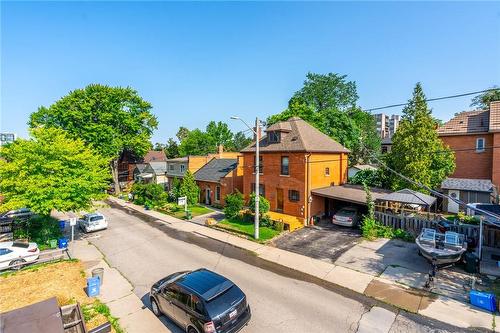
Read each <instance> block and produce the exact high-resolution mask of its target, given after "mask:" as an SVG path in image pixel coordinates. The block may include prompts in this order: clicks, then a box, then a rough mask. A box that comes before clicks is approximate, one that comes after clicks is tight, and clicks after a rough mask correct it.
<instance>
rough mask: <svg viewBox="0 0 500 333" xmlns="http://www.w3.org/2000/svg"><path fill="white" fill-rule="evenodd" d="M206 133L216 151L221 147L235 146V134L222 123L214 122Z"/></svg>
mask: <svg viewBox="0 0 500 333" xmlns="http://www.w3.org/2000/svg"><path fill="white" fill-rule="evenodd" d="M206 133H207V135H208V137H209V138H210V141H211V145H212V147H213V148H215V149H216V150H217V148H218V147H219V146H220V145H222V146H224V147H230V146H232V144H233V133H232V132H231V130H230V129H229V126H227V124H226V123H224V122H222V121H219V122H215V121H213V120H212V121H211V122H209V123H208V125H207V128H206Z"/></svg>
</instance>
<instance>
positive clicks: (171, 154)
mask: <svg viewBox="0 0 500 333" xmlns="http://www.w3.org/2000/svg"><path fill="white" fill-rule="evenodd" d="M165 155H167V158H176V157H179V145H178V144H177V141H175V140H174V139H173V138H169V139H168V141H167V144H166V145H165Z"/></svg>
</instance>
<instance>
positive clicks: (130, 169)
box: [118, 150, 143, 187]
mask: <svg viewBox="0 0 500 333" xmlns="http://www.w3.org/2000/svg"><path fill="white" fill-rule="evenodd" d="M140 163H143V159H142V158H140V157H138V156H136V155H135V154H134V153H132V152H130V151H128V150H124V151H123V152H122V153H121V155H120V158H119V159H118V180H119V181H120V186H122V187H125V185H126V183H128V182H130V181H132V180H134V169H135V167H136V165H137V164H140Z"/></svg>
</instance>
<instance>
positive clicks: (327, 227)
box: [273, 221, 361, 263]
mask: <svg viewBox="0 0 500 333" xmlns="http://www.w3.org/2000/svg"><path fill="white" fill-rule="evenodd" d="M360 240H361V231H360V230H359V229H353V228H346V227H340V226H337V225H333V224H331V223H328V222H327V221H322V222H321V223H320V224H318V225H316V226H313V227H307V228H302V229H300V230H297V231H294V232H292V233H289V234H285V235H283V236H281V237H280V238H278V239H276V240H274V241H273V244H274V245H275V246H276V247H278V248H280V249H283V250H287V251H292V252H295V253H299V254H302V255H305V256H308V257H312V258H315V259H321V260H325V261H329V262H332V263H333V262H335V260H337V259H338V258H339V257H340V256H341V255H342V254H343V253H344V252H345V251H347V250H349V249H350V248H352V247H353V246H354V245H356V244H357V243H358V242H359V241H360Z"/></svg>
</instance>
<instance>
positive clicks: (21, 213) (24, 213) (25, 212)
mask: <svg viewBox="0 0 500 333" xmlns="http://www.w3.org/2000/svg"><path fill="white" fill-rule="evenodd" d="M33 214H34V213H33V212H32V211H31V210H30V209H29V208H20V209H15V210H9V211H8V212H5V213H3V214H1V215H0V217H6V218H11V219H13V218H24V217H31V216H33Z"/></svg>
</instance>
